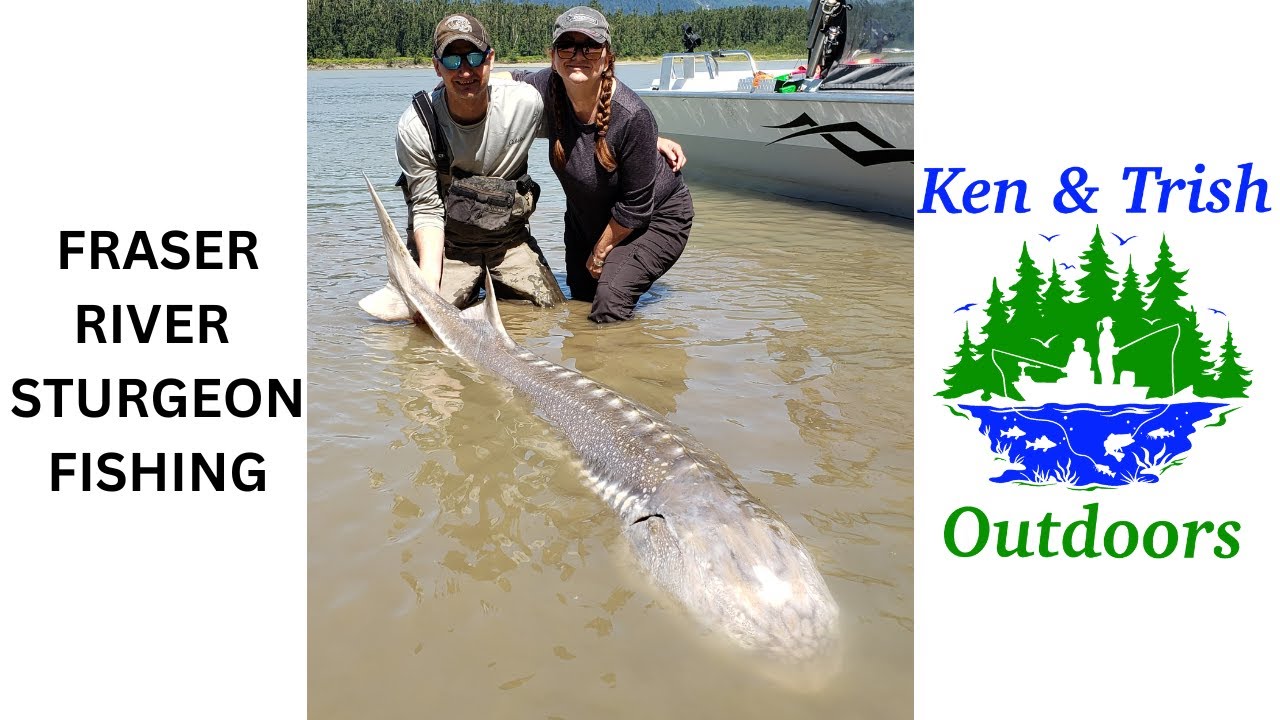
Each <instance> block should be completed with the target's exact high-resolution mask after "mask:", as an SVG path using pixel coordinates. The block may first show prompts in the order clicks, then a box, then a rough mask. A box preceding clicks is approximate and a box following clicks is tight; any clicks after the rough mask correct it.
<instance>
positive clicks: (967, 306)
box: [951, 303, 978, 315]
mask: <svg viewBox="0 0 1280 720" xmlns="http://www.w3.org/2000/svg"><path fill="white" fill-rule="evenodd" d="M977 304H978V303H969V304H967V305H961V306H960V307H958V308H956V309H955V310H952V311H951V314H952V315H955V314H956V313H958V312H960V311H961V310H968V309H969V308H971V307H973V306H974V305H977Z"/></svg>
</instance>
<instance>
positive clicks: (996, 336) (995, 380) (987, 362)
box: [978, 278, 1022, 400]
mask: <svg viewBox="0 0 1280 720" xmlns="http://www.w3.org/2000/svg"><path fill="white" fill-rule="evenodd" d="M986 313H987V322H986V324H985V325H983V326H982V335H983V339H982V342H981V343H979V344H978V352H979V354H980V357H979V358H978V361H979V363H980V364H981V369H982V372H981V373H980V375H979V377H980V378H981V387H982V399H983V400H990V399H991V396H992V395H993V394H995V395H1000V396H1003V397H1013V398H1014V399H1017V400H1021V399H1022V396H1021V395H1018V393H1017V390H1015V389H1014V388H1013V386H1012V385H1010V384H1009V383H1010V382H1011V381H1012V380H1013V375H1011V372H1012V370H1011V369H1006V367H1005V366H1007V365H1009V360H1008V359H1007V358H1006V356H1003V355H1000V354H999V353H997V352H996V351H1003V352H1010V351H1009V345H1010V344H1011V341H1012V340H1013V338H1012V337H1011V335H1010V332H1009V313H1010V309H1009V305H1008V304H1007V303H1006V302H1005V298H1004V293H1003V292H1002V291H1001V290H1000V285H999V283H997V282H996V278H991V295H990V296H989V297H988V298H987V308H986ZM1000 363H1004V364H1003V365H1001V364H1000Z"/></svg>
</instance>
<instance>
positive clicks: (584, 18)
mask: <svg viewBox="0 0 1280 720" xmlns="http://www.w3.org/2000/svg"><path fill="white" fill-rule="evenodd" d="M569 22H571V23H581V24H584V25H599V24H600V23H598V22H596V19H595V18H593V17H591V16H590V15H585V14H583V13H574V14H572V15H570V16H569Z"/></svg>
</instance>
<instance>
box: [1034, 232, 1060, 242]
mask: <svg viewBox="0 0 1280 720" xmlns="http://www.w3.org/2000/svg"><path fill="white" fill-rule="evenodd" d="M1037 234H1038V235H1039V236H1040V237H1042V238H1044V239H1045V242H1053V239H1054V238H1056V237H1058V235H1061V234H1062V233H1058V235H1045V234H1044V233H1037Z"/></svg>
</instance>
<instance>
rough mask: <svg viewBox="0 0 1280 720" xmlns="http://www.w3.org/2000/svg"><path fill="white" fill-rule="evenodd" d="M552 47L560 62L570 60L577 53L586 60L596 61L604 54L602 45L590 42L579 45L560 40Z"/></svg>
mask: <svg viewBox="0 0 1280 720" xmlns="http://www.w3.org/2000/svg"><path fill="white" fill-rule="evenodd" d="M554 47H555V49H556V55H558V56H560V59H561V60H572V59H573V56H574V55H577V54H578V53H579V52H581V53H582V57H584V58H586V59H588V60H597V59H599V58H600V54H601V53H603V52H604V45H601V44H600V43H598V42H591V41H590V40H588V41H586V42H580V43H576V42H573V41H572V40H561V41H560V42H557V43H556V44H555V46H554Z"/></svg>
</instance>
